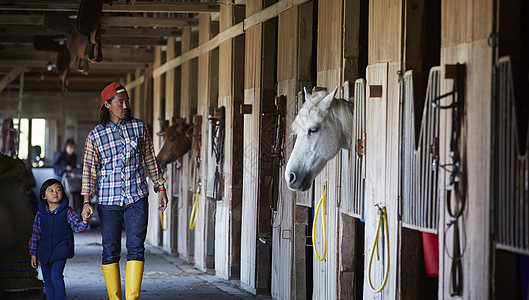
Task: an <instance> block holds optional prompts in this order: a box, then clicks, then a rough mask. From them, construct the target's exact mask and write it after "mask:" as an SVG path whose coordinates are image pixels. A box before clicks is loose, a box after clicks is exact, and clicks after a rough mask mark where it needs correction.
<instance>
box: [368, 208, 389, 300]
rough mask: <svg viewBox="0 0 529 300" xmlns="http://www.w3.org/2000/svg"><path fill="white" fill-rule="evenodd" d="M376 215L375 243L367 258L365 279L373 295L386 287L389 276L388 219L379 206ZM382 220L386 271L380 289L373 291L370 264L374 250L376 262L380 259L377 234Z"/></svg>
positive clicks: (384, 211) (384, 209) (383, 209)
mask: <svg viewBox="0 0 529 300" xmlns="http://www.w3.org/2000/svg"><path fill="white" fill-rule="evenodd" d="M378 215H379V217H378V225H377V231H376V233H375V242H374V243H373V248H372V249H371V255H370V257H369V266H368V277H367V279H368V282H369V287H370V288H371V290H372V291H373V292H375V293H380V292H381V291H382V290H383V289H384V286H386V282H387V281H388V274H389V230H388V218H387V214H386V207H384V206H379V207H378ZM382 220H384V230H386V234H385V241H386V247H385V248H386V258H387V259H386V261H385V265H386V268H385V269H386V271H385V273H384V281H383V282H382V285H381V286H380V288H378V289H375V288H374V287H373V283H372V282H371V262H372V261H373V254H374V253H375V249H376V250H377V260H380V257H379V254H378V234H379V233H380V226H381V225H382Z"/></svg>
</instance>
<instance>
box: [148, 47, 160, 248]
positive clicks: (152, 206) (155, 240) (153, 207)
mask: <svg viewBox="0 0 529 300" xmlns="http://www.w3.org/2000/svg"><path fill="white" fill-rule="evenodd" d="M162 62H163V61H162V48H161V47H160V46H156V47H155V48H154V63H153V67H154V68H157V67H159V66H161V65H162ZM161 80H162V77H156V78H154V80H153V87H152V91H153V111H154V113H155V114H159V112H160V104H161V101H162V99H161V98H162V82H161ZM152 129H153V130H152V141H153V145H154V151H155V152H156V153H158V151H160V148H161V145H160V144H161V143H160V139H159V138H158V136H157V135H156V133H157V132H160V122H158V120H156V122H154V123H153V124H152ZM147 182H148V184H149V198H148V199H149V220H151V221H150V222H148V225H147V241H149V242H150V243H151V244H153V245H159V244H160V242H161V239H160V230H161V228H160V217H159V211H158V202H159V201H158V194H157V193H154V189H153V184H152V181H151V180H147Z"/></svg>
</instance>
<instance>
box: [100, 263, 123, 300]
mask: <svg viewBox="0 0 529 300" xmlns="http://www.w3.org/2000/svg"><path fill="white" fill-rule="evenodd" d="M103 275H105V282H106V284H107V293H108V299H110V300H118V299H119V300H121V279H120V276H119V263H113V264H108V265H103Z"/></svg>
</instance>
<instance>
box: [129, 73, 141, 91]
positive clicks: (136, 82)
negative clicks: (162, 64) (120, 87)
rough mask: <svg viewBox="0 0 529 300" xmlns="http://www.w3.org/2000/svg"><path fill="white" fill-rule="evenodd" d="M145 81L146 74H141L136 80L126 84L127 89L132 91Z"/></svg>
mask: <svg viewBox="0 0 529 300" xmlns="http://www.w3.org/2000/svg"><path fill="white" fill-rule="evenodd" d="M144 82H145V76H144V75H141V76H140V77H138V78H137V79H135V80H134V81H132V82H129V83H127V84H125V88H126V89H127V91H130V90H132V89H133V88H135V87H138V86H140V85H141V84H143V83H144Z"/></svg>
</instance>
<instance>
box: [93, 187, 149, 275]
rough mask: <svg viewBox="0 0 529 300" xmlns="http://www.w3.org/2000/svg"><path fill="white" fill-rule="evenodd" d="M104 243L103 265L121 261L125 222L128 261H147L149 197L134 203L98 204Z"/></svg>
mask: <svg viewBox="0 0 529 300" xmlns="http://www.w3.org/2000/svg"><path fill="white" fill-rule="evenodd" d="M97 210H98V212H99V218H100V220H101V237H102V244H103V265H108V264H113V263H116V262H119V258H120V254H121V229H122V227H123V224H125V234H126V238H127V241H126V247H127V261H129V260H139V261H145V258H144V253H145V237H146V235H147V216H148V212H149V204H148V202H147V197H145V198H143V199H141V200H138V201H136V202H134V203H131V204H128V205H125V206H118V205H98V206H97Z"/></svg>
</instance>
